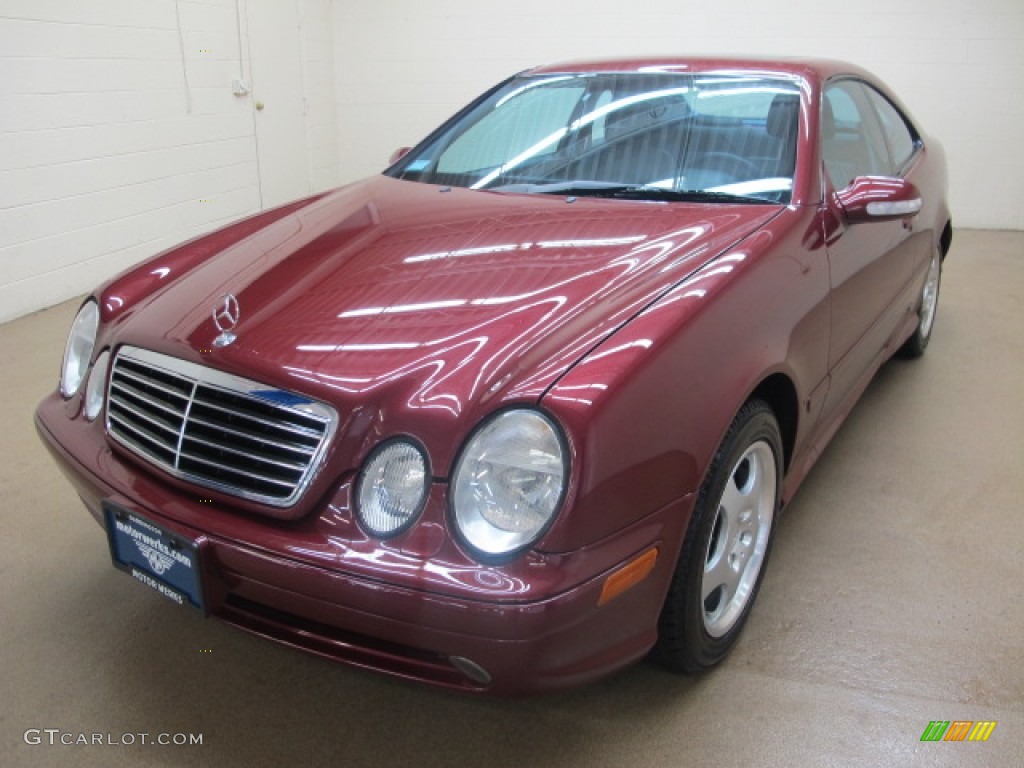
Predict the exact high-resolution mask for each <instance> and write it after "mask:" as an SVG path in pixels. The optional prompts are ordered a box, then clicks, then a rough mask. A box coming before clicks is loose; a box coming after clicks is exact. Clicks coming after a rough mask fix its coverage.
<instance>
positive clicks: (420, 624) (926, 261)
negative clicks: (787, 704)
mask: <svg viewBox="0 0 1024 768" xmlns="http://www.w3.org/2000/svg"><path fill="white" fill-rule="evenodd" d="M951 240H952V226H951V220H950V212H949V208H948V205H947V199H946V170H945V161H944V158H943V153H942V149H941V147H940V145H939V144H938V143H937V142H936V141H934V140H933V139H932V138H931V137H929V136H927V135H926V134H925V133H923V132H922V130H921V129H920V126H919V125H918V124H917V123H915V122H914V121H913V119H912V118H911V117H910V115H909V114H908V112H907V110H906V109H905V108H904V107H903V106H902V105H901V103H900V102H899V101H898V100H897V98H896V97H895V96H894V95H893V94H892V93H891V92H890V91H889V90H888V89H887V88H886V87H885V86H884V85H882V84H881V83H880V82H879V81H878V80H877V79H876V78H875V77H873V76H872V75H870V74H868V73H867V72H864V71H862V70H860V69H858V68H856V67H853V66H849V65H847V64H842V63H837V62H828V61H791V60H757V61H755V60H733V59H717V60H712V59H644V60H627V61H598V62H584V63H571V64H563V65H558V66H550V67H542V68H539V69H533V70H530V71H527V72H523V73H522V74H519V75H517V76H515V77H512V78H510V79H509V80H507V81H505V82H503V83H501V84H500V85H498V86H497V87H495V88H494V89H493V90H491V91H489V92H487V93H486V94H484V95H483V96H481V97H480V98H479V99H478V100H476V101H475V102H474V103H472V104H471V105H469V106H468V107H466V108H465V109H464V110H463V111H461V112H460V113H459V114H457V115H456V116H455V117H454V118H452V119H451V120H450V121H449V122H447V123H445V124H444V125H443V126H442V127H441V128H439V129H438V130H437V131H435V132H434V133H433V134H432V135H430V136H429V137H428V138H427V139H426V140H425V141H423V142H422V143H421V144H420V145H419V146H417V147H416V148H414V149H412V150H410V151H407V152H402V151H400V152H398V153H396V156H395V158H394V162H393V164H392V166H391V167H390V168H388V169H387V171H385V172H384V173H383V175H381V176H377V177H374V178H370V179H367V180H364V181H361V182H358V183H354V184H349V185H347V186H344V187H341V188H339V189H335V190H333V191H330V192H326V193H323V194H319V195H315V196H313V197H311V198H307V199H304V200H300V201H297V202H295V203H292V204H290V205H286V206H284V207H281V208H277V209H274V210H270V211H266V212H263V213H260V214H259V215H256V216H254V217H252V218H249V219H246V220H244V221H240V222H238V223H236V224H233V225H231V226H229V227H227V228H224V229H221V230H219V231H217V232H213V233H211V234H208V235H205V236H203V237H200V238H198V239H196V240H193V241H191V242H188V243H185V244H183V245H181V246H179V247H177V248H173V249H171V250H169V251H167V252H165V253H162V254H160V255H158V256H155V257H154V258H152V259H150V260H149V261H147V262H145V263H144V264H141V265H140V266H138V267H135V268H133V269H131V270H129V271H128V272H125V273H124V274H122V275H120V276H119V277H117V278H115V279H113V280H111V281H110V282H108V283H106V284H104V285H103V286H101V287H100V288H98V289H97V290H96V291H95V292H94V293H93V294H92V295H91V296H89V297H88V298H87V299H86V300H85V302H84V303H83V305H82V307H81V310H80V311H79V313H78V316H77V318H76V319H75V321H74V324H73V326H72V329H71V333H70V337H69V339H68V343H67V348H66V350H65V353H64V361H63V369H62V372H61V377H60V382H59V386H58V388H57V390H56V391H55V392H53V393H52V394H51V395H50V396H49V397H47V398H46V399H45V400H44V401H43V402H42V403H41V404H40V406H39V409H38V412H37V421H36V423H37V426H38V429H39V432H40V434H41V435H42V438H43V440H44V441H45V443H46V444H47V446H48V447H49V449H50V450H51V451H52V453H53V455H54V457H55V458H56V460H57V462H58V464H59V465H60V467H61V469H62V470H63V471H64V473H65V474H66V475H67V477H68V479H69V480H70V481H71V483H72V484H73V485H74V487H75V489H76V490H77V492H78V493H79V495H80V496H81V498H82V500H83V501H84V502H85V505H86V507H87V508H88V509H89V511H90V512H91V513H92V515H93V516H94V517H95V518H96V520H97V521H98V522H99V523H100V525H101V526H103V528H104V529H105V531H106V534H107V539H108V543H109V550H110V554H111V557H112V559H113V562H114V564H115V565H116V566H118V567H119V568H122V569H123V570H125V571H127V572H128V573H130V574H131V575H132V576H134V577H135V579H137V580H138V581H140V582H142V583H143V584H145V585H147V586H149V587H152V588H153V589H155V590H157V591H158V592H160V593H161V594H163V595H165V596H166V597H168V598H170V599H171V600H173V601H174V602H177V603H180V604H182V605H186V606H194V607H195V608H196V609H199V610H201V611H204V612H206V613H208V614H210V615H212V616H216V617H218V618H221V619H224V620H225V621H228V622H230V623H232V624H235V625H237V626H239V627H242V628H243V629H246V630H249V631H250V632H253V633H256V634H259V635H262V636H265V637H269V638H272V639H274V640H278V641H280V642H283V643H287V644H290V645H294V646H298V647H301V648H304V649H306V650H309V651H312V652H314V653H319V654H322V655H325V656H329V657H332V658H336V659H339V660H342V661H345V662H348V663H350V664H355V665H357V666H362V667H369V668H373V669H377V670H381V671H383V672H387V673H390V674H393V675H398V676H401V677H405V678H409V679H414V680H420V681H425V682H429V683H433V684H436V685H441V686H445V687H449V688H454V689H461V690H467V691H475V692H493V693H499V694H512V693H525V692H536V691H541V690H547V689H553V688H558V687H564V686H569V685H575V684H580V683H583V682H586V681H589V680H593V679H595V678H598V677H600V676H602V675H605V674H607V673H609V672H611V671H612V670H615V669H617V668H620V667H622V666H624V665H626V664H629V663H630V662H633V661H634V660H636V659H639V658H641V657H643V656H646V655H648V654H651V653H652V654H653V655H654V656H655V657H656V658H657V659H659V660H660V661H662V662H663V663H664V664H666V665H667V666H668V667H670V668H672V669H675V670H679V671H684V672H696V671H699V670H702V669H705V668H707V667H709V666H711V665H713V664H715V663H716V662H718V661H719V660H721V659H722V658H723V657H724V656H725V655H726V653H728V651H729V649H730V648H731V647H732V646H733V645H734V643H735V641H736V639H737V636H738V634H739V632H740V631H741V629H742V627H743V624H744V622H745V620H746V618H747V616H748V614H749V613H750V610H751V607H752V606H753V604H754V599H755V596H756V595H757V591H758V586H759V584H760V582H761V579H762V577H763V575H764V572H765V564H766V561H767V558H768V554H769V551H770V549H771V543H772V532H773V530H774V524H775V522H776V520H777V516H778V514H779V512H780V510H781V509H782V507H783V506H784V505H785V504H786V502H787V501H788V500H789V499H791V498H792V497H793V494H794V493H795V492H796V489H797V487H798V486H799V484H800V482H801V480H802V479H803V478H804V477H805V476H806V474H807V472H808V471H809V469H810V467H811V466H812V465H813V464H814V461H815V459H816V458H817V457H818V456H819V455H820V454H821V452H822V450H823V448H824V447H825V445H826V443H827V442H828V440H829V439H830V437H831V436H832V435H833V434H834V433H835V431H836V429H837V428H838V427H839V425H840V424H841V423H842V421H843V419H844V417H845V416H846V415H847V414H848V413H849V411H850V409H851V408H852V407H853V405H854V403H855V402H856V401H857V399H858V396H859V395H860V394H861V392H862V391H863V390H864V388H865V387H866V386H867V384H868V382H869V381H870V379H871V377H872V375H873V374H874V373H875V371H876V370H877V369H878V368H879V366H881V365H882V363H884V362H885V361H886V360H887V359H888V358H889V357H890V356H892V355H893V354H894V353H903V354H904V355H905V356H909V357H913V356H917V355H920V354H921V353H922V352H923V351H924V349H925V346H926V345H927V344H928V340H929V337H930V335H931V332H932V328H933V323H934V319H935V311H936V305H937V299H938V291H939V282H940V276H941V272H942V260H943V258H944V256H945V254H946V252H947V251H948V250H949V247H950V242H951ZM97 544H99V540H97ZM125 588H126V589H127V588H128V587H127V586H126V587H125Z"/></svg>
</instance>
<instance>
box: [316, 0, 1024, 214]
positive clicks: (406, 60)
mask: <svg viewBox="0 0 1024 768" xmlns="http://www.w3.org/2000/svg"><path fill="white" fill-rule="evenodd" d="M335 25H336V29H337V34H336V36H335V38H336V39H335V46H336V48H335V50H336V54H335V56H336V61H337V64H338V77H337V87H338V99H337V101H338V112H339V125H340V130H341V133H342V139H343V143H342V150H341V152H342V155H341V158H342V159H341V177H342V178H343V179H345V180H349V179H354V178H358V177H360V176H365V175H367V174H370V173H375V172H377V171H379V170H380V169H381V168H382V167H384V166H385V165H386V160H387V158H388V156H389V155H390V153H391V151H392V150H393V149H395V148H396V147H399V146H404V145H408V144H412V143H415V142H416V141H418V140H419V139H420V138H422V137H423V136H424V135H426V133H427V132H428V131H430V130H432V129H433V128H435V127H437V125H438V124H439V123H440V122H441V121H442V120H443V119H445V118H446V117H447V116H448V115H450V114H451V113H452V112H454V111H455V110H456V109H457V108H459V107H460V106H462V105H463V104H464V103H466V102H467V101H468V100H470V99H471V98H473V97H474V96H475V95H476V94H478V93H479V92H481V91H483V90H484V89H485V88H487V87H489V86H490V85H492V84H493V83H495V82H497V81H498V80H500V79H502V78H504V77H506V76H508V75H511V74H513V73H515V72H517V71H519V70H521V69H525V68H526V67H529V66H533V65H536V64H541V63H550V62H555V61H560V60H565V59H572V58H593V57H600V56H628V55H634V54H662V53H668V54H671V53H680V54H687V53H736V54H761V55H773V54H783V55H794V56H822V57H828V58H836V59H847V60H849V61H853V62H856V63H858V64H860V65H862V66H864V67H867V68H868V69H870V70H872V71H874V72H875V73H876V74H878V75H879V76H880V77H882V79H883V80H885V81H886V82H888V83H889V84H890V85H891V86H892V87H893V89H894V90H896V92H897V93H899V95H900V97H901V98H902V99H903V100H904V101H905V102H906V103H907V105H908V106H909V108H910V109H911V110H912V112H913V113H914V115H915V117H916V118H917V119H918V120H919V121H920V122H921V123H922V125H923V126H924V127H925V129H926V130H927V131H929V132H931V133H933V134H934V135H936V136H937V137H939V138H940V139H941V140H942V142H943V144H944V145H945V147H946V151H947V154H948V156H949V162H950V183H951V190H950V194H951V200H952V206H953V217H954V223H955V224H956V225H958V226H963V227H982V228H1006V229H1024V149H1022V147H1024V142H1022V141H1021V138H1020V137H1021V135H1022V134H1024V125H1022V123H1024V2H1021V0H973V1H972V2H968V1H967V0H858V2H848V1H846V0H844V1H843V2H837V1H836V0H787V2H765V1H764V0H721V1H720V2H714V3H712V2H705V1H704V0H643V1H642V2H622V0H560V2H551V1H550V0H515V2H498V0H431V1H430V2H423V0H388V2H386V3H384V2H382V3H364V2H354V1H353V0H335Z"/></svg>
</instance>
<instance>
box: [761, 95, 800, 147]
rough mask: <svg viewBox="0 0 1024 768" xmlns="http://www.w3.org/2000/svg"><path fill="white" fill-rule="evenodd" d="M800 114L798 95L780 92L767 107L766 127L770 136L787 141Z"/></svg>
mask: <svg viewBox="0 0 1024 768" xmlns="http://www.w3.org/2000/svg"><path fill="white" fill-rule="evenodd" d="M799 114H800V96H799V95H798V94H795V93H780V94H778V95H776V96H775V98H774V99H772V105H771V106H770V107H769V108H768V120H767V125H766V128H767V130H768V134H769V135H770V136H774V137H775V138H777V139H783V140H785V141H789V140H791V139H792V137H793V132H794V131H795V130H796V126H797V119H798V115H799Z"/></svg>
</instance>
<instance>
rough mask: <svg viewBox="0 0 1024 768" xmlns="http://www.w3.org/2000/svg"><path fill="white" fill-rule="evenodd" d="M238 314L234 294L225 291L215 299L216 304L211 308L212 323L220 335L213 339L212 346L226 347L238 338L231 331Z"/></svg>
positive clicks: (236, 323)
mask: <svg viewBox="0 0 1024 768" xmlns="http://www.w3.org/2000/svg"><path fill="white" fill-rule="evenodd" d="M240 316H241V310H240V309H239V308H238V299H236V298H235V296H234V294H231V293H225V294H224V295H223V296H221V297H220V299H218V300H217V306H216V307H214V308H213V324H214V325H216V326H217V330H218V331H220V336H218V337H217V338H216V339H214V340H213V346H215V347H226V346H227V345H228V344H231V343H233V342H234V341H235V339H237V338H238V337H237V336H235V334H233V333H232V331H233V330H235V326H236V325H238V318H239V317H240Z"/></svg>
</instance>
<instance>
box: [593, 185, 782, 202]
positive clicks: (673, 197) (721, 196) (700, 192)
mask: <svg viewBox="0 0 1024 768" xmlns="http://www.w3.org/2000/svg"><path fill="white" fill-rule="evenodd" d="M608 195H609V197H615V198H619V199H624V200H667V201H669V202H679V203H741V204H745V205H750V204H754V205H758V204H763V203H770V202H771V201H770V200H765V199H764V198H763V197H752V196H750V195H734V194H731V193H729V192H712V191H710V190H706V189H665V188H664V187H647V186H630V187H622V188H620V189H617V190H614V191H610V192H609V193H608Z"/></svg>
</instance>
